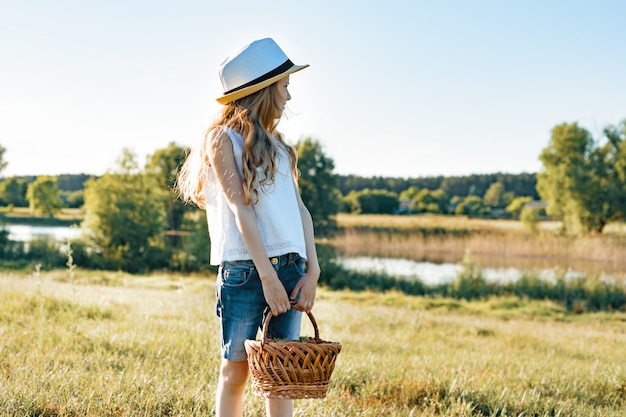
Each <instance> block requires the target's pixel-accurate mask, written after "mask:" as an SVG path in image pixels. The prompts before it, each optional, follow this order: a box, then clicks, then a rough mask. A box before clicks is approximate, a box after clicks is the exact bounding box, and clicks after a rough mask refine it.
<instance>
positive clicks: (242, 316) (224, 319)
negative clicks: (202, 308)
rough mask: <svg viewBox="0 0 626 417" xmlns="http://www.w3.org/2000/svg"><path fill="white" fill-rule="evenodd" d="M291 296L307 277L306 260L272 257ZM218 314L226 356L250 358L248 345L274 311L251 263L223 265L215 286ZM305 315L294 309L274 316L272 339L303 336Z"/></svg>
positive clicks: (232, 358) (234, 262)
mask: <svg viewBox="0 0 626 417" xmlns="http://www.w3.org/2000/svg"><path fill="white" fill-rule="evenodd" d="M270 261H271V262H272V265H274V269H276V272H277V274H278V278H279V279H280V281H281V282H282V283H283V285H284V286H285V289H286V290H287V295H290V294H291V291H293V289H294V288H295V286H296V284H297V283H298V281H300V278H302V277H303V276H304V271H305V269H304V259H303V258H302V257H300V256H299V255H298V254H293V253H290V254H287V255H282V256H277V257H275V258H270ZM215 292H216V297H217V303H216V313H217V316H218V317H219V318H220V320H221V329H222V334H221V344H222V357H224V358H226V359H228V360H231V361H244V360H246V359H247V355H246V350H245V347H244V342H245V341H246V339H253V340H254V339H256V338H257V334H258V331H259V330H260V329H262V326H263V320H264V318H265V316H266V315H267V313H268V312H269V311H270V309H269V307H268V305H267V303H266V302H265V296H264V295H263V287H262V286H261V280H260V279H259V274H258V272H257V270H256V268H255V267H254V263H253V262H252V261H251V260H246V261H227V262H224V263H222V265H220V268H219V271H218V274H217V282H216V285H215ZM301 320H302V313H301V312H300V311H298V310H295V309H293V308H292V309H291V310H289V311H288V312H286V313H284V314H281V315H279V316H277V317H272V321H270V325H269V329H268V338H280V339H289V340H294V339H298V338H299V337H300V324H301Z"/></svg>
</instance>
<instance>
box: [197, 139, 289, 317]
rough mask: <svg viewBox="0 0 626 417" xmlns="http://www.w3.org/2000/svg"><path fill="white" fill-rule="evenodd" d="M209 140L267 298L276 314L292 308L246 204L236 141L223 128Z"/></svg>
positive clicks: (217, 171) (211, 156) (214, 163)
mask: <svg viewBox="0 0 626 417" xmlns="http://www.w3.org/2000/svg"><path fill="white" fill-rule="evenodd" d="M209 140H210V141H211V142H210V143H209V147H208V149H209V152H208V153H209V163H210V164H211V167H212V168H213V171H214V172H215V176H216V178H217V180H218V182H219V184H220V186H221V188H222V191H223V192H224V195H225V196H226V200H227V202H228V207H229V208H230V209H231V210H232V212H233V213H234V215H235V220H236V222H237V227H238V228H239V232H240V233H241V236H242V237H243V240H244V243H245V244H246V248H247V249H248V253H249V254H250V256H251V257H252V261H253V262H254V266H255V267H256V269H257V272H258V273H259V278H260V279H261V284H262V286H263V295H264V296H265V301H266V302H267V304H268V305H269V307H270V309H271V310H272V314H274V315H278V314H282V313H284V312H286V311H287V310H289V309H290V308H291V305H290V303H289V297H288V296H287V291H286V290H285V287H284V286H283V284H282V283H281V282H280V280H279V279H278V275H277V274H276V270H275V269H274V267H273V265H272V264H271V263H270V260H269V258H268V256H267V253H266V252H265V248H264V246H263V240H262V239H261V234H260V233H259V229H258V227H257V224H256V214H255V213H254V210H253V209H252V206H251V205H249V204H246V200H245V197H244V194H243V186H242V183H241V179H240V177H239V172H238V171H237V165H236V164H235V157H234V153H233V144H232V142H231V141H230V138H229V137H228V135H227V134H226V133H225V132H223V131H222V132H221V133H220V134H219V135H216V136H213V137H212V138H210V139H209Z"/></svg>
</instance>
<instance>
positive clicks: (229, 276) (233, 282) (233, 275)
mask: <svg viewBox="0 0 626 417" xmlns="http://www.w3.org/2000/svg"><path fill="white" fill-rule="evenodd" d="M251 275H252V271H251V270H250V268H240V267H239V268H238V267H230V266H223V267H222V276H221V280H222V286H224V287H241V286H243V285H246V283H247V282H248V281H249V280H250V276H251Z"/></svg>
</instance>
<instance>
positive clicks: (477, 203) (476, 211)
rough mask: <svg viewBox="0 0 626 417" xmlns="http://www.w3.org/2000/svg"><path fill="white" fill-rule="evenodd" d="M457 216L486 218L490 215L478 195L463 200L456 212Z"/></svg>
mask: <svg viewBox="0 0 626 417" xmlns="http://www.w3.org/2000/svg"><path fill="white" fill-rule="evenodd" d="M454 213H455V214H465V215H468V216H486V215H487V214H489V207H487V206H486V205H485V203H484V201H483V199H482V198H480V197H479V196H477V195H469V196H467V197H465V198H464V199H463V201H461V202H460V203H459V204H458V205H457V206H456V209H455V210H454Z"/></svg>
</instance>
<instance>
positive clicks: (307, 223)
mask: <svg viewBox="0 0 626 417" xmlns="http://www.w3.org/2000/svg"><path fill="white" fill-rule="evenodd" d="M294 187H295V189H296V195H297V196H298V208H299V209H300V217H301V218H302V228H303V229H304V240H305V243H306V258H307V261H306V273H305V275H304V276H303V277H302V278H301V279H300V281H299V282H298V284H296V287H295V288H294V290H293V292H292V293H291V294H290V297H291V298H292V299H295V298H296V297H297V295H298V292H299V293H300V298H299V299H298V302H297V304H296V305H294V308H296V309H298V310H301V311H306V312H307V313H308V312H310V311H311V309H312V308H313V304H314V303H315V293H316V290H317V281H318V280H319V277H320V265H319V262H318V260H317V251H316V249H315V235H314V232H313V219H312V218H311V213H310V212H309V210H308V209H307V208H306V206H305V205H304V203H303V202H302V197H301V196H300V191H299V190H298V186H297V184H296V182H295V181H294Z"/></svg>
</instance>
